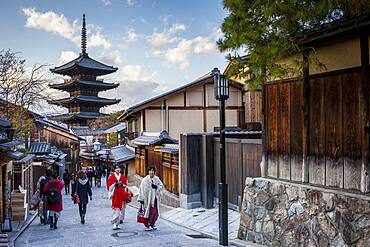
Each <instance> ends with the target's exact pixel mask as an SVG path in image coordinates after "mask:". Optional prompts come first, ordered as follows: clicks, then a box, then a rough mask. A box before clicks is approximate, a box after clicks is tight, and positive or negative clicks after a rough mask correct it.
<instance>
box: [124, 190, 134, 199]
mask: <svg viewBox="0 0 370 247" xmlns="http://www.w3.org/2000/svg"><path fill="white" fill-rule="evenodd" d="M133 197H134V193H132V192H131V191H130V190H129V189H128V188H127V186H126V197H125V202H127V203H130V202H131V201H132V198H133Z"/></svg>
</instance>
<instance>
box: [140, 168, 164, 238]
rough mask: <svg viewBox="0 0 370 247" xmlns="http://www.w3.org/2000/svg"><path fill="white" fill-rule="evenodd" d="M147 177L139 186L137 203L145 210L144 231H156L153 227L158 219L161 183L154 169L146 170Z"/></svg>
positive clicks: (161, 191) (161, 190)
mask: <svg viewBox="0 0 370 247" xmlns="http://www.w3.org/2000/svg"><path fill="white" fill-rule="evenodd" d="M147 173H148V175H147V176H146V177H145V178H143V180H142V181H141V184H140V189H139V196H138V201H139V202H140V203H141V207H142V208H143V209H144V210H145V214H144V218H145V222H144V225H145V227H146V228H145V231H151V230H157V227H156V225H155V223H156V221H157V219H158V217H159V203H160V199H161V196H162V193H163V183H162V181H161V180H160V179H159V177H157V176H155V167H149V168H148V169H147Z"/></svg>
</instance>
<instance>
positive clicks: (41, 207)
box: [32, 166, 163, 231]
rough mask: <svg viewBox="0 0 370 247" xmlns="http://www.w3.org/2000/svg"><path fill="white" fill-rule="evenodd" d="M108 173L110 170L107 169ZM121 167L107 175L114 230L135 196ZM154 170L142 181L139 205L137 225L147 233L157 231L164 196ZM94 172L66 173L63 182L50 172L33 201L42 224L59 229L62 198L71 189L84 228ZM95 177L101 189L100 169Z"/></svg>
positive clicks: (40, 183) (38, 188)
mask: <svg viewBox="0 0 370 247" xmlns="http://www.w3.org/2000/svg"><path fill="white" fill-rule="evenodd" d="M107 170H108V169H107ZM122 171H123V169H121V167H120V166H115V167H114V172H113V173H112V174H111V175H110V176H109V170H108V172H107V175H106V176H107V190H108V198H109V199H111V200H112V211H113V212H112V220H111V224H112V225H113V230H118V229H120V224H122V223H123V222H124V220H125V208H126V205H127V203H130V202H131V200H132V198H133V193H132V192H131V191H130V190H129V189H128V180H127V178H126V176H125V175H124V174H123V172H122ZM155 172H156V170H155V167H149V168H148V169H147V174H148V175H147V176H146V177H144V178H143V180H142V182H141V184H140V188H139V195H138V201H139V202H140V208H139V210H138V214H137V222H139V223H143V224H144V225H145V230H146V231H151V230H156V229H157V226H156V221H157V219H158V217H159V204H160V199H161V195H162V192H163V183H162V181H161V180H160V179H159V177H157V176H156V175H155ZM91 173H92V171H91V170H90V169H88V170H86V171H82V170H81V171H79V172H77V174H76V175H75V174H73V173H72V174H70V173H69V172H68V170H67V169H66V170H65V173H64V174H63V181H64V182H63V181H62V180H60V179H59V178H58V173H57V172H53V171H52V170H51V169H47V170H46V172H45V176H41V177H40V179H39V180H38V183H37V191H36V193H35V195H34V196H33V197H32V204H33V205H34V206H33V209H34V210H36V209H38V216H39V217H40V223H41V224H44V225H47V224H49V225H50V229H57V228H58V226H57V223H58V220H59V219H60V217H61V212H62V211H63V196H62V190H63V188H64V190H65V194H66V195H67V194H69V192H70V185H71V187H72V193H71V198H72V200H73V202H74V204H77V205H78V211H79V215H80V219H81V224H85V216H86V209H87V204H88V202H89V199H90V200H92V190H91V187H92V177H93V175H91ZM98 173H99V174H98V176H96V180H95V186H97V185H98V187H100V185H101V177H102V175H104V173H105V170H102V169H100V170H99V172H98Z"/></svg>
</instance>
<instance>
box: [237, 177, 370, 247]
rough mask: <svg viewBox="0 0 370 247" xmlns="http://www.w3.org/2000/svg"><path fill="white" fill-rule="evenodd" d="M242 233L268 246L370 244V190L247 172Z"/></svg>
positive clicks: (243, 237) (241, 219)
mask: <svg viewBox="0 0 370 247" xmlns="http://www.w3.org/2000/svg"><path fill="white" fill-rule="evenodd" d="M240 213H241V215H240V228H239V232H238V238H239V239H242V240H247V241H253V242H256V243H259V244H263V245H267V246H370V196H365V195H361V194H354V193H348V192H343V191H339V190H333V189H326V188H319V187H313V186H310V185H304V184H297V183H290V182H283V181H278V180H272V179H266V178H247V179H246V186H245V189H244V196H243V203H242V210H241V212H240Z"/></svg>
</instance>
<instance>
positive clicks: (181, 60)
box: [158, 36, 216, 69]
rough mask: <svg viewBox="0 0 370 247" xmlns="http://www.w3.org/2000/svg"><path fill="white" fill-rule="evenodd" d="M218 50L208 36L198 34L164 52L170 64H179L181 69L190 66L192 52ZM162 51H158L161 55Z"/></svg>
mask: <svg viewBox="0 0 370 247" xmlns="http://www.w3.org/2000/svg"><path fill="white" fill-rule="evenodd" d="M215 51H216V45H215V44H214V43H212V42H210V41H209V39H208V38H205V37H201V36H198V37H196V38H194V39H190V40H187V39H182V40H181V41H180V42H179V43H178V44H177V46H176V47H175V48H170V49H167V50H166V51H165V52H164V58H165V60H166V62H167V63H168V65H175V66H178V67H179V68H180V69H186V68H187V67H188V66H189V56H190V54H191V53H197V54H200V53H207V54H209V53H213V52H215ZM160 54H161V53H158V55H160Z"/></svg>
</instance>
